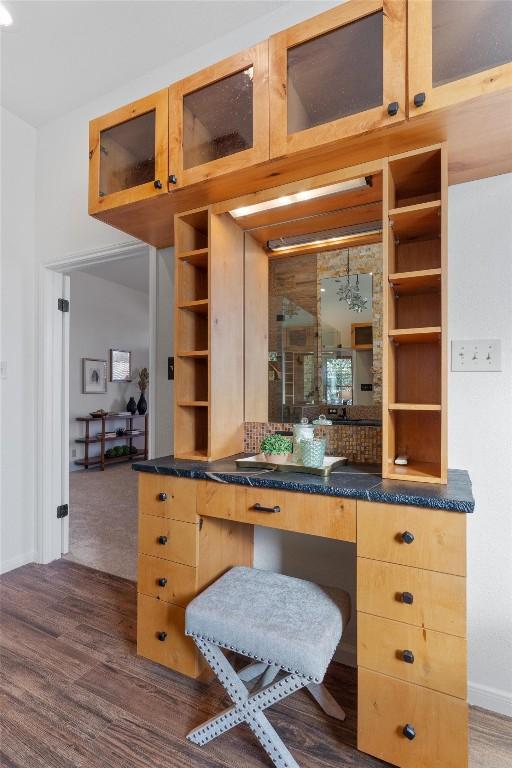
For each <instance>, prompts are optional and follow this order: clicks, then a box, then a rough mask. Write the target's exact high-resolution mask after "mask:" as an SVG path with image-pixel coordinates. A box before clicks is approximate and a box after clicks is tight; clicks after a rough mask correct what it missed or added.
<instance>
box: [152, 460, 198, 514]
mask: <svg viewBox="0 0 512 768" xmlns="http://www.w3.org/2000/svg"><path fill="white" fill-rule="evenodd" d="M161 494H164V495H165V498H164V497H163V496H161ZM139 513H141V514H143V515H156V516H157V517H169V518H173V519H174V520H184V521H185V522H188V523H195V522H197V515H196V481H195V480H187V479H184V478H180V477H170V476H169V475H156V474H150V473H147V472H146V473H144V472H139Z"/></svg>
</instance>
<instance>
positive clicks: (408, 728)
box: [402, 723, 416, 741]
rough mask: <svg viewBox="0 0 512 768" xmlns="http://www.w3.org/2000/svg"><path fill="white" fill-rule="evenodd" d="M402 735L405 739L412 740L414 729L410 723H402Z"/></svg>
mask: <svg viewBox="0 0 512 768" xmlns="http://www.w3.org/2000/svg"><path fill="white" fill-rule="evenodd" d="M402 733H403V735H404V736H405V738H406V739H409V741H412V740H413V739H415V738H416V731H415V730H414V726H413V725H411V724H410V723H407V725H404V729H403V731H402Z"/></svg>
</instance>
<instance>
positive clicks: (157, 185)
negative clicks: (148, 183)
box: [153, 179, 162, 189]
mask: <svg viewBox="0 0 512 768" xmlns="http://www.w3.org/2000/svg"><path fill="white" fill-rule="evenodd" d="M153 184H154V187H155V189H162V182H161V181H160V179H155V181H154V182H153Z"/></svg>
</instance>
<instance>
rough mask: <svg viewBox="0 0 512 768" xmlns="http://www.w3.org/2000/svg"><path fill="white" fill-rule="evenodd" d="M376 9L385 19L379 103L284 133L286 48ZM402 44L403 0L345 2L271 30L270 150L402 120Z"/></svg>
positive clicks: (279, 151) (325, 140)
mask: <svg viewBox="0 0 512 768" xmlns="http://www.w3.org/2000/svg"><path fill="white" fill-rule="evenodd" d="M378 11H383V25H384V41H383V51H384V54H383V55H384V61H383V68H384V69H383V102H382V105H381V106H378V107H374V108H372V109H368V110H366V111H364V112H360V113H358V114H355V115H348V116H347V117H341V118H339V119H338V120H333V121H332V122H329V123H325V124H323V125H317V126H314V127H312V128H307V129H305V130H303V131H299V132H297V133H293V134H290V135H288V133H287V123H288V120H287V111H288V106H287V93H288V78H287V52H288V49H289V48H292V47H294V46H296V45H299V44H300V43H304V42H307V41H308V40H311V39H312V38H315V37H318V36H320V35H323V34H325V33H327V32H331V31H332V30H334V29H337V28H338V27H341V26H344V25H346V24H350V23H351V22H353V21H357V20H358V19H361V18H363V17H365V16H369V15H370V14H372V13H376V12H378ZM405 50H406V4H405V0H357V2H347V3H345V4H343V5H341V6H339V7H337V8H333V9H332V10H329V11H326V12H325V13H322V14H320V15H319V16H315V17H314V18H313V19H308V20H307V21H304V22H302V23H300V24H296V25H295V26H294V27H290V28H289V29H285V30H283V32H279V33H278V34H276V35H273V36H272V37H271V38H270V40H269V62H270V156H271V157H280V156H281V155H286V154H287V153H289V152H297V151H300V150H304V149H308V148H311V147H314V146H318V145H319V144H326V143H329V142H332V141H336V140H338V139H341V138H344V137H345V136H354V135H356V134H360V133H364V132H366V131H369V130H371V129H374V128H380V127H382V126H386V125H392V124H393V125H394V124H396V123H399V122H401V121H403V120H405V115H406V110H405V98H406V96H405V67H406V55H405ZM392 102H398V104H399V109H398V112H397V114H396V115H395V116H393V117H391V116H390V115H388V104H390V103H392Z"/></svg>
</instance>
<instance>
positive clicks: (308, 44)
mask: <svg viewBox="0 0 512 768" xmlns="http://www.w3.org/2000/svg"><path fill="white" fill-rule="evenodd" d="M405 24H406V7H405V2H404V1H403V0H384V2H383V1H382V0H357V2H347V3H345V4H344V5H342V6H340V7H338V8H334V9H332V10H330V11H327V12H326V13H323V14H321V15H320V16H317V17H315V18H313V19H310V20H308V21H306V22H303V23H301V24H297V25H296V26H295V27H291V28H290V29H287V30H284V31H283V32H280V33H278V34H277V35H274V36H273V37H272V38H271V39H270V56H269V61H270V152H271V156H272V157H279V156H280V155H283V154H286V153H288V152H290V151H297V150H301V149H307V148H309V147H314V146H316V145H318V144H322V143H327V142H329V141H335V140H336V139H340V138H343V137H344V136H350V135H354V134H358V133H362V132H364V131H367V130H370V129H372V128H377V127H379V126H382V125H386V124H389V123H396V122H399V121H400V120H403V119H404V118H405V65H406V54H405V51H406V27H405Z"/></svg>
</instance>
